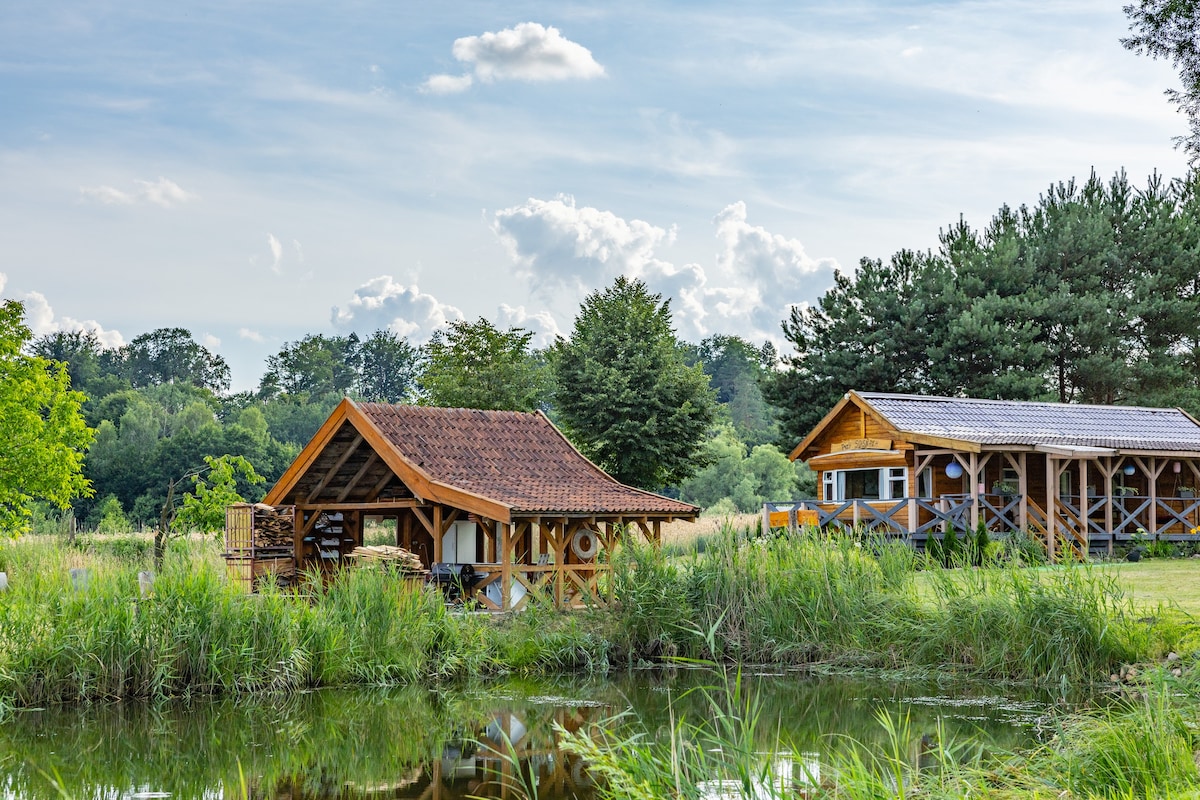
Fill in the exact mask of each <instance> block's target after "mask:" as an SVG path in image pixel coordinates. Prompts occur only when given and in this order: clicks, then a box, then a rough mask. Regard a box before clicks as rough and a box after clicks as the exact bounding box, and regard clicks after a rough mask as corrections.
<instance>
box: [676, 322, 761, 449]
mask: <svg viewBox="0 0 1200 800" xmlns="http://www.w3.org/2000/svg"><path fill="white" fill-rule="evenodd" d="M775 359H776V354H775V347H774V345H772V344H771V343H770V342H768V343H766V344H765V345H763V346H762V347H759V346H757V345H755V344H753V343H751V342H748V341H747V340H745V339H743V338H741V337H740V336H727V335H724V334H717V335H715V336H710V337H708V338H707V339H705V340H703V341H702V342H700V346H699V347H697V348H696V350H695V360H698V361H699V362H700V364H701V365H702V366H703V369H704V372H705V374H707V375H708V377H709V380H710V382H711V385H712V388H713V389H714V390H716V393H717V402H718V403H720V404H721V406H722V407H723V409H724V411H725V412H726V413H727V414H728V415H729V420H730V422H732V423H733V427H734V429H735V430H736V431H737V434H738V437H739V438H741V440H742V441H743V442H745V443H746V444H747V445H750V446H754V445H757V444H764V443H766V442H770V441H772V440H774V439H775V438H776V436H778V433H779V431H778V424H777V423H776V422H775V417H774V415H773V414H772V412H771V407H770V406H769V405H768V404H767V402H766V400H764V399H763V394H762V389H761V386H760V384H761V382H762V381H763V379H764V378H765V377H766V376H767V375H768V374H770V373H771V372H773V371H774V369H775Z"/></svg>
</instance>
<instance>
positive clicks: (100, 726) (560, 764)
mask: <svg viewBox="0 0 1200 800" xmlns="http://www.w3.org/2000/svg"><path fill="white" fill-rule="evenodd" d="M727 680H732V676H722V675H720V674H715V673H711V672H702V671H696V670H683V671H672V672H649V671H639V672H635V673H631V674H629V675H624V676H618V677H615V678H604V679H600V678H596V679H588V678H580V677H564V678H561V679H557V680H512V679H505V680H501V681H495V682H491V683H488V684H478V685H473V686H470V687H455V688H439V689H429V688H426V687H403V688H391V689H375V690H363V689H358V690H320V691H312V692H303V693H298V694H291V695H286V696H267V697H264V696H255V697H252V698H248V697H239V698H233V699H221V700H211V699H200V700H193V701H191V702H175V703H171V704H166V705H161V706H147V705H132V704H113V705H91V706H87V707H79V708H67V709H62V708H54V709H43V710H27V711H21V712H18V713H17V714H16V715H15V716H14V717H13V718H12V719H9V720H8V721H6V722H5V723H4V724H3V725H0V798H56V799H58V800H62V798H76V799H77V800H83V798H105V799H106V800H115V799H116V798H153V797H172V798H229V799H230V800H232V798H241V797H247V796H248V797H250V798H264V799H266V798H270V799H271V800H283V798H289V799H290V800H301V799H302V798H409V799H410V800H466V798H469V797H509V796H511V794H512V793H511V791H509V790H507V789H506V788H505V780H504V777H505V775H506V774H507V773H508V772H510V770H511V767H510V766H509V764H510V763H511V762H509V761H507V760H505V759H501V758H498V757H497V755H496V749H500V750H503V749H505V747H506V745H505V744H504V743H505V740H506V738H507V740H508V741H511V742H512V744H513V748H514V750H515V752H516V754H517V756H518V763H519V764H520V769H521V770H522V771H523V772H524V773H525V774H526V776H532V777H534V778H535V779H536V782H537V793H538V795H539V798H540V800H558V798H570V797H578V798H581V800H586V799H587V798H590V797H591V796H592V794H593V789H592V784H591V780H590V778H589V777H588V775H587V771H586V770H585V769H583V768H582V764H580V763H579V761H578V759H576V758H575V757H574V756H571V755H567V754H565V753H563V752H561V751H558V750H556V748H555V734H554V724H556V723H557V724H558V725H559V726H561V727H562V728H565V729H566V730H571V731H576V730H587V729H588V728H590V727H591V726H592V724H593V723H600V722H604V721H605V720H611V718H613V717H614V716H615V715H617V714H620V713H623V712H629V714H628V715H627V716H626V717H624V719H623V722H622V723H621V724H626V725H635V726H639V727H640V728H642V729H644V730H645V731H646V732H647V733H648V734H649V735H651V736H655V735H659V736H665V733H666V731H669V730H670V726H671V720H672V719H678V718H679V717H680V716H682V715H686V716H690V717H692V718H702V717H704V716H705V715H706V714H707V713H708V709H709V708H710V706H709V705H708V703H707V701H705V700H704V699H703V697H702V695H701V693H700V692H690V693H689V692H688V690H689V689H692V688H695V687H716V686H720V685H722V684H724V683H725V682H726V681H727ZM741 680H742V683H743V686H744V687H745V689H747V690H748V692H749V693H750V694H753V695H756V696H757V697H758V698H759V701H760V703H761V705H760V711H761V716H760V723H759V730H760V731H761V732H762V735H763V736H764V737H766V738H768V739H770V741H764V742H762V747H763V748H764V749H765V750H766V749H769V750H772V751H777V749H778V747H779V744H778V743H779V741H780V740H782V741H785V742H786V747H787V748H788V757H789V763H788V765H787V769H788V771H789V773H790V774H791V775H792V779H793V780H797V781H801V782H803V781H805V780H808V779H809V778H808V776H809V775H816V774H819V773H820V770H821V765H822V761H823V759H824V758H826V757H827V755H828V753H829V750H830V748H831V747H836V746H838V743H839V742H841V743H844V742H845V739H844V738H842V735H848V736H852V737H854V738H856V739H858V740H860V741H863V742H865V743H867V744H868V745H874V746H879V747H882V746H883V743H884V740H885V734H884V731H883V729H882V727H881V726H880V724H879V722H878V720H877V718H876V714H877V713H878V711H879V710H880V709H883V710H887V711H889V712H892V713H894V714H896V713H899V714H907V715H908V717H909V720H910V723H911V727H910V731H911V737H910V738H912V742H910V743H909V745H910V747H909V751H910V752H911V753H912V758H913V759H914V760H919V759H920V758H921V749H922V745H921V742H922V737H928V736H929V735H931V734H933V733H934V732H935V731H936V730H937V729H938V726H939V724H940V725H941V728H942V730H943V731H945V733H946V734H947V735H948V736H949V737H950V738H952V739H954V740H957V741H963V740H970V741H971V742H973V743H976V744H979V745H981V746H983V747H986V748H996V749H1004V750H1009V749H1014V748H1020V747H1024V746H1026V745H1029V744H1032V743H1033V741H1034V739H1035V737H1036V727H1037V722H1038V720H1039V718H1041V717H1042V716H1043V715H1044V713H1045V710H1046V709H1047V707H1048V705H1047V703H1046V702H1045V700H1044V699H1038V698H1033V697H1030V696H1027V695H1026V696H1019V695H1017V696H1014V695H1002V694H998V693H996V692H994V691H989V690H988V689H987V688H985V687H978V686H976V687H971V686H954V687H944V686H942V687H939V686H938V685H936V684H930V685H920V684H912V683H907V684H887V683H882V682H880V681H878V680H876V681H871V682H867V681H860V680H847V679H840V678H839V679H833V678H814V677H811V676H806V675H801V674H746V675H743V676H742V677H741ZM609 724H615V723H609ZM925 741H926V742H927V741H928V738H926V739H925ZM493 748H495V749H493Z"/></svg>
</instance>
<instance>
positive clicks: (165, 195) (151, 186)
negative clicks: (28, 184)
mask: <svg viewBox="0 0 1200 800" xmlns="http://www.w3.org/2000/svg"><path fill="white" fill-rule="evenodd" d="M133 183H134V185H135V187H136V188H135V189H134V190H133V191H128V192H126V191H122V190H120V189H117V188H115V187H113V186H80V187H79V194H80V195H81V196H82V197H83V198H84V199H85V200H90V201H93V202H97V203H101V204H103V205H107V206H131V205H136V204H139V203H150V204H151V205H156V206H160V207H162V208H173V207H175V206H177V205H180V204H182V203H186V202H187V201H189V200H193V199H195V197H196V195H194V194H193V193H191V192H189V191H186V190H185V189H183V188H182V187H181V186H180V185H179V184H177V183H175V182H174V181H172V180H168V179H167V178H163V177H161V176H160V177H159V179H158V180H156V181H142V180H135V181H134V182H133Z"/></svg>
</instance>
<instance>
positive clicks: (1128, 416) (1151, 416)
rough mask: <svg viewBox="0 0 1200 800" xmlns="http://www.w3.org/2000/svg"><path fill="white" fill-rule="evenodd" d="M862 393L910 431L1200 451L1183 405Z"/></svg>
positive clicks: (1199, 435)
mask: <svg viewBox="0 0 1200 800" xmlns="http://www.w3.org/2000/svg"><path fill="white" fill-rule="evenodd" d="M858 395H859V397H861V398H862V399H863V400H865V401H866V402H867V403H868V404H869V405H870V406H871V408H873V409H875V411H877V412H878V413H879V414H880V415H881V416H882V417H884V418H885V419H886V420H887V421H888V422H890V423H891V424H892V425H894V426H895V428H896V430H898V431H903V432H905V433H920V434H925V435H926V436H941V437H944V438H947V439H961V440H965V441H970V442H976V443H978V444H989V445H1004V444H1011V445H1039V444H1045V445H1065V446H1070V447H1105V448H1115V449H1119V450H1197V451H1200V424H1197V422H1196V420H1194V419H1192V418H1191V417H1190V416H1188V415H1187V414H1185V413H1184V412H1183V411H1181V410H1180V409H1178V408H1142V407H1138V406H1097V405H1077V404H1071V403H1038V402H1026V401H1018V400H973V399H967V398H957V397H922V396H919V395H908V394H886V393H881V392H859V393H858Z"/></svg>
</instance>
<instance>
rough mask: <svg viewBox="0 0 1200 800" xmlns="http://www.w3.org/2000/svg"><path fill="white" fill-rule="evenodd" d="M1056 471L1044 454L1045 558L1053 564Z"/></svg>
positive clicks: (1054, 555) (1055, 560) (1048, 457)
mask: <svg viewBox="0 0 1200 800" xmlns="http://www.w3.org/2000/svg"><path fill="white" fill-rule="evenodd" d="M1057 502H1058V471H1057V470H1056V469H1055V468H1054V459H1053V458H1051V457H1050V454H1049V453H1046V556H1047V557H1048V558H1049V559H1050V563H1051V564H1053V563H1055V562H1057V561H1058V555H1057V554H1056V553H1055V529H1056V528H1057V527H1058V526H1057V525H1056V521H1057V517H1058V509H1057V508H1056V503H1057Z"/></svg>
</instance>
